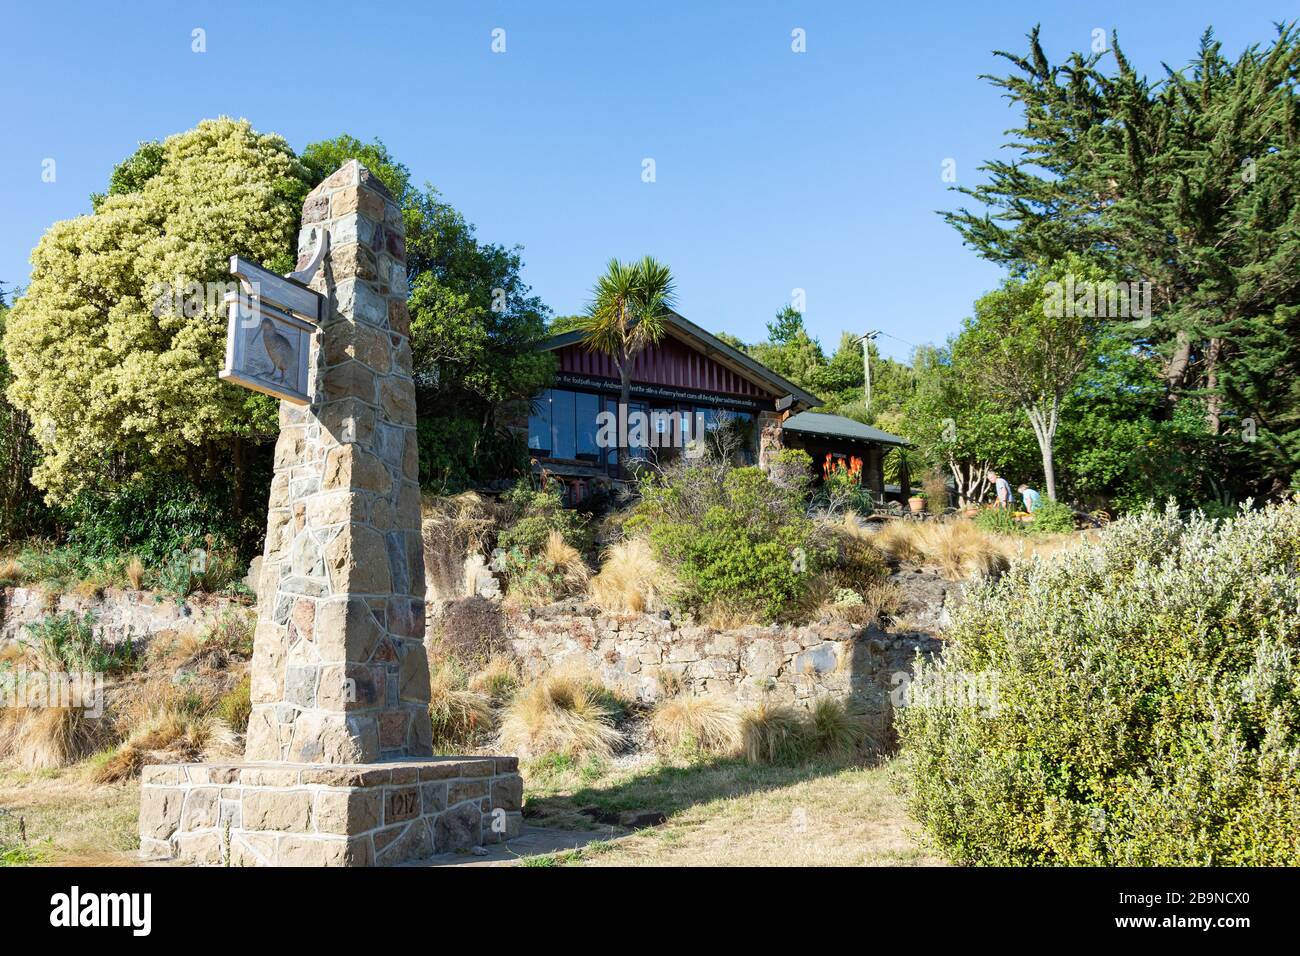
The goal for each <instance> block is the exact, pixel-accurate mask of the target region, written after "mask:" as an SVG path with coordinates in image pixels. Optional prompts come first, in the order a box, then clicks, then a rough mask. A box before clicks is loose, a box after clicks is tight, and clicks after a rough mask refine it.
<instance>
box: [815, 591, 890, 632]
mask: <svg viewBox="0 0 1300 956" xmlns="http://www.w3.org/2000/svg"><path fill="white" fill-rule="evenodd" d="M855 593H856V594H857V595H858V596H859V597H861V598H862V603H861V604H846V603H837V602H835V601H828V602H826V603H825V604H823V605H822V607H821V616H823V617H829V618H831V619H832V620H836V621H844V622H846V623H848V624H853V625H856V626H858V627H866V626H867V625H869V624H878V623H880V620H881V618H882V617H886V616H889V617H892V616H893V615H894V614H895V613H896V612H897V611H898V607H899V605H900V604H901V603H902V600H903V592H902V591H901V590H899V587H898V585H896V584H894V583H892V582H890V581H878V582H876V583H875V584H872V585H870V586H869V587H867V588H865V589H863V590H861V591H857V592H855Z"/></svg>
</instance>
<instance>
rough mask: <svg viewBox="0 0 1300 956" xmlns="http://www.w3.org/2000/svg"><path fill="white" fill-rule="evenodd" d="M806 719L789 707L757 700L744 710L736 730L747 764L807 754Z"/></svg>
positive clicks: (793, 760) (789, 759) (797, 758)
mask: <svg viewBox="0 0 1300 956" xmlns="http://www.w3.org/2000/svg"><path fill="white" fill-rule="evenodd" d="M807 726H808V725H807V722H806V720H805V718H804V716H803V715H802V714H801V713H799V711H797V710H795V709H794V708H793V707H788V706H786V705H784V704H769V703H766V702H764V703H761V704H758V705H757V706H755V707H752V708H750V709H749V710H747V711H745V714H744V716H743V718H742V719H741V725H740V732H741V737H742V740H743V742H744V751H745V759H746V760H748V761H749V762H750V763H754V764H760V763H797V762H798V761H800V760H803V759H804V758H805V757H806V756H807V754H808V734H807Z"/></svg>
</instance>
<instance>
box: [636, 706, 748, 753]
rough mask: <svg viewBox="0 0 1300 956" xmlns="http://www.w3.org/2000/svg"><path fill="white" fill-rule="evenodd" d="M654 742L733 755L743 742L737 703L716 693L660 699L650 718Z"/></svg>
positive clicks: (665, 748)
mask: <svg viewBox="0 0 1300 956" xmlns="http://www.w3.org/2000/svg"><path fill="white" fill-rule="evenodd" d="M650 728H651V733H652V735H653V737H654V742H655V745H656V746H657V747H658V748H659V749H660V750H662V751H667V752H672V751H676V750H681V749H683V748H688V749H693V750H698V751H700V752H702V753H707V754H713V755H716V756H733V755H735V754H737V753H739V751H740V750H741V748H742V747H743V746H744V735H743V734H742V732H741V715H740V711H739V710H738V709H737V707H736V705H735V704H733V703H731V702H730V701H727V700H723V699H722V698H717V697H674V698H671V699H669V700H665V701H662V702H660V703H659V705H658V706H657V707H655V709H654V713H653V714H652V715H651V718H650Z"/></svg>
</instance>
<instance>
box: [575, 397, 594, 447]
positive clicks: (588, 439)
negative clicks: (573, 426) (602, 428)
mask: <svg viewBox="0 0 1300 956" xmlns="http://www.w3.org/2000/svg"><path fill="white" fill-rule="evenodd" d="M574 407H575V413H576V415H577V419H578V422H577V426H578V454H579V455H593V456H596V455H598V450H597V448H596V415H597V413H598V412H599V411H600V396H599V395H592V394H589V393H587V392H578V393H577V395H576V396H575V398H574Z"/></svg>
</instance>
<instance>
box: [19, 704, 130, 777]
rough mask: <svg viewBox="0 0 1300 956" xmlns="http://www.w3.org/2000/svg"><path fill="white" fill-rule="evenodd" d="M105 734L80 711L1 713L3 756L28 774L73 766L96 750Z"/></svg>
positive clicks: (47, 709) (51, 709)
mask: <svg viewBox="0 0 1300 956" xmlns="http://www.w3.org/2000/svg"><path fill="white" fill-rule="evenodd" d="M103 732H104V728H103V725H102V723H101V722H99V721H96V720H91V719H89V718H87V717H86V715H85V712H84V711H82V710H80V709H78V708H64V707H31V708H6V709H4V710H0V752H6V753H8V754H9V756H10V758H11V759H12V760H13V761H14V762H15V763H17V764H18V766H20V767H24V768H26V769H29V770H52V769H57V768H60V767H68V766H71V765H72V764H74V763H76V762H77V761H79V760H82V759H84V758H85V757H86V756H88V755H89V754H90V753H92V752H93V751H94V750H95V747H96V745H97V743H98V742H99V741H100V740H101V739H102V736H103Z"/></svg>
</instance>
